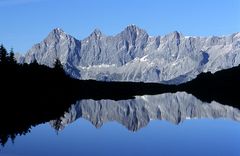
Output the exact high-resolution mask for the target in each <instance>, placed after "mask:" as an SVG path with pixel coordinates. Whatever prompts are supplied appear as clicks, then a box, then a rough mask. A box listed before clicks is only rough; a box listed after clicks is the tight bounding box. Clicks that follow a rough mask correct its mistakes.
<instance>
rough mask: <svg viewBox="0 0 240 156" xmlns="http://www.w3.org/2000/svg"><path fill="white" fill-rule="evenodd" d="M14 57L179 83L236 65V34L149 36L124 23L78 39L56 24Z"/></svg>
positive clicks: (98, 75) (90, 73) (120, 77)
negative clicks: (108, 32) (113, 31)
mask: <svg viewBox="0 0 240 156" xmlns="http://www.w3.org/2000/svg"><path fill="white" fill-rule="evenodd" d="M17 58H19V60H18V61H19V62H26V63H31V62H32V61H33V60H34V59H36V60H37V61H38V63H40V64H44V65H47V66H50V67H51V66H52V65H53V63H54V61H55V59H56V58H59V59H60V61H61V62H62V63H63V64H64V68H65V70H66V72H67V73H68V74H70V75H71V76H72V77H75V78H78V79H96V80H102V81H135V82H159V83H168V84H179V83H183V82H186V81H189V80H191V79H193V78H195V77H196V76H197V75H198V74H199V73H201V72H207V71H210V72H212V73H214V72H216V71H219V70H222V69H226V68H231V67H233V66H237V65H238V64H240V33H234V34H232V35H229V36H221V37H217V36H211V37H193V36H184V35H183V34H181V33H179V32H177V31H175V32H172V33H170V34H167V35H165V36H156V37H153V36H149V35H148V33H147V32H146V31H145V30H143V29H141V28H138V27H137V26H135V25H130V26H128V27H126V28H125V29H124V30H123V31H122V32H120V33H119V34H117V35H115V36H106V35H105V34H103V33H102V32H101V31H100V30H98V29H96V30H94V31H93V33H92V34H90V36H89V37H87V38H85V39H83V40H78V39H76V38H74V37H72V36H70V35H68V34H66V33H65V32H64V31H63V30H61V29H59V28H57V29H54V30H53V31H52V32H50V34H49V35H48V36H47V37H46V38H45V39H44V40H43V41H42V42H40V43H38V44H36V45H34V46H33V47H32V48H31V49H30V50H29V51H28V52H27V53H26V55H25V56H24V57H20V56H18V57H17Z"/></svg>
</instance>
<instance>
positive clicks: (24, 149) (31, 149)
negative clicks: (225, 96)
mask: <svg viewBox="0 0 240 156" xmlns="http://www.w3.org/2000/svg"><path fill="white" fill-rule="evenodd" d="M239 121H240V111H239V109H236V108H233V107H230V106H225V105H221V104H219V103H216V102H212V103H203V102H201V101H200V100H198V99H196V98H195V97H193V96H192V95H189V94H186V93H175V94H162V95H155V96H139V97H136V98H135V99H131V100H121V101H113V100H99V101H94V100H81V101H78V102H77V103H76V104H74V105H72V106H71V108H69V110H68V111H66V113H65V114H63V115H62V117H59V119H56V120H53V121H50V122H49V123H46V124H42V125H38V126H36V127H34V128H32V129H31V132H30V133H28V134H26V135H25V136H17V137H16V139H15V140H14V143H12V142H11V140H10V139H9V141H8V142H7V144H6V145H5V146H4V147H1V151H0V155H1V156H32V155H35V156H43V155H46V156H48V155H49V156H52V155H59V156H62V155H71V156H75V155H84V156H86V155H104V156H106V155H116V156H118V155H119V156H123V155H129V156H132V155H146V156H149V155H164V156H165V155H169V156H175V155H184V156H186V155H191V156H192V155H194V156H208V155H209V156H214V155H216V156H240V150H239V145H240V123H239Z"/></svg>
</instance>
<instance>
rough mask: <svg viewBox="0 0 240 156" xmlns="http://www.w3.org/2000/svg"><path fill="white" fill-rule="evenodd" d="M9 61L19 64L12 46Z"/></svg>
mask: <svg viewBox="0 0 240 156" xmlns="http://www.w3.org/2000/svg"><path fill="white" fill-rule="evenodd" d="M8 61H9V64H17V61H16V59H15V57H14V52H13V48H11V50H10V53H9V57H8Z"/></svg>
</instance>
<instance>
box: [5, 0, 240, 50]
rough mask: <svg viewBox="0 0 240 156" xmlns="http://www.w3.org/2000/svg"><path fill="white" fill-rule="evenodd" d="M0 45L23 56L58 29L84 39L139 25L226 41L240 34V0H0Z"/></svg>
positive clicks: (152, 32) (155, 32)
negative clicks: (232, 34)
mask: <svg viewBox="0 0 240 156" xmlns="http://www.w3.org/2000/svg"><path fill="white" fill-rule="evenodd" d="M0 15H1V16H0V17H1V23H0V43H3V44H4V45H5V46H6V47H7V48H8V49H10V48H11V47H13V48H14V51H16V52H23V53H25V52H26V51H27V50H28V49H30V48H31V46H32V45H33V44H35V43H38V42H40V41H41V40H43V39H44V38H45V37H46V36H47V35H48V33H49V32H50V31H51V30H52V29H53V28H56V27H60V28H62V29H63V30H64V31H65V32H67V33H68V34H70V35H72V36H74V37H76V38H78V39H83V38H85V37H87V36H88V35H89V34H90V33H91V32H92V31H93V30H94V29H95V28H98V29H100V30H101V31H102V32H103V33H104V34H106V35H114V34H117V33H119V32H120V31H122V30H123V29H124V28H125V27H126V26H127V25H129V24H135V25H137V26H139V27H141V28H143V29H145V30H146V31H147V32H148V33H149V34H150V35H165V34H167V33H169V32H172V31H175V30H177V31H179V32H182V33H183V34H185V35H193V36H196V35H198V36H208V35H220V36H221V35H228V34H231V33H234V32H239V31H240V0H181V1H180V0H0Z"/></svg>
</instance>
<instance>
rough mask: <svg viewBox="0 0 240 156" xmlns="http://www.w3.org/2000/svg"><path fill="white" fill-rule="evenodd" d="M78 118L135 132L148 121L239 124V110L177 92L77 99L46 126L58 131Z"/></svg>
mask: <svg viewBox="0 0 240 156" xmlns="http://www.w3.org/2000/svg"><path fill="white" fill-rule="evenodd" d="M78 118H84V119H86V120H89V121H90V122H91V123H92V124H93V125H94V126H95V127H97V128H99V127H101V126H102V125H103V124H104V123H106V122H109V121H116V122H118V123H120V124H122V125H124V126H125V127H126V128H127V129H128V130H130V131H137V130H139V129H140V128H142V127H145V126H146V125H147V124H148V123H149V122H150V121H151V120H165V121H169V122H171V123H174V124H179V123H181V122H183V121H185V120H187V119H201V118H208V119H217V118H226V119H231V120H234V121H240V110H238V109H236V108H233V107H231V106H225V105H221V104H219V103H217V102H214V101H213V102H211V103H203V102H201V101H200V100H198V99H197V98H195V97H194V96H192V95H190V94H187V93H185V92H177V93H174V94H172V93H167V94H161V95H154V96H150V95H149V96H148V95H147V96H136V97H135V99H130V100H120V101H114V100H99V101H95V100H81V101H78V102H77V103H76V104H75V105H72V106H71V107H70V108H69V110H68V112H66V113H65V114H64V115H63V116H62V117H61V118H59V119H58V120H54V121H51V122H50V123H51V125H52V126H53V127H54V128H55V129H56V130H62V129H64V127H65V126H66V125H68V124H70V123H72V122H74V121H75V120H77V119H78Z"/></svg>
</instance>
